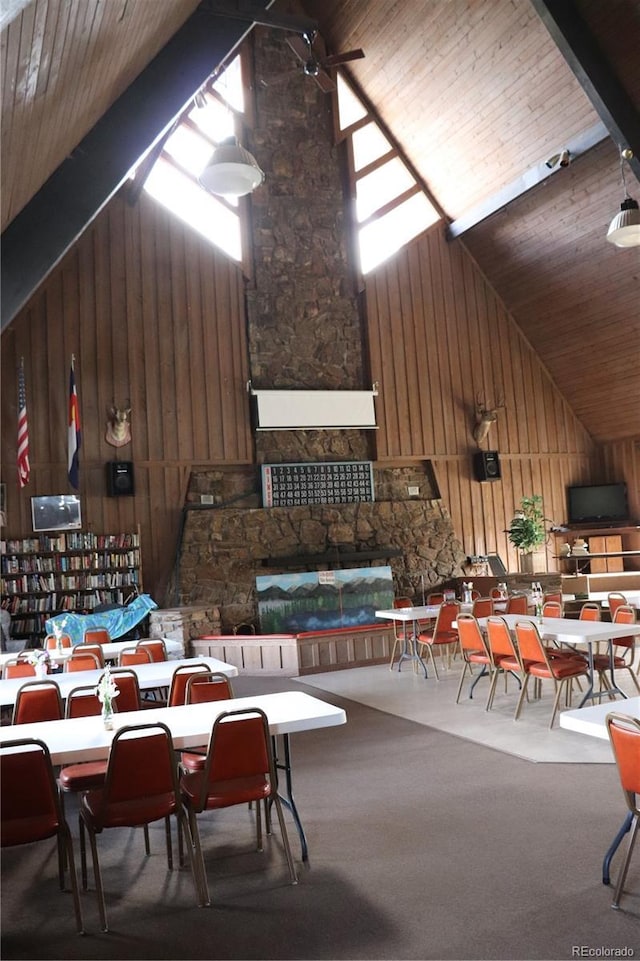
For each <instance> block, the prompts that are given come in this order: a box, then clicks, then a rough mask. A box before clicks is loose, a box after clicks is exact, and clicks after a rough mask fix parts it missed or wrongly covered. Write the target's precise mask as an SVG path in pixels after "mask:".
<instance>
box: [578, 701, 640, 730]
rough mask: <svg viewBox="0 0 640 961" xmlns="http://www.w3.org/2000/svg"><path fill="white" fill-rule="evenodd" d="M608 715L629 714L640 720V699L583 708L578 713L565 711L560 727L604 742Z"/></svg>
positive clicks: (607, 702) (606, 702)
mask: <svg viewBox="0 0 640 961" xmlns="http://www.w3.org/2000/svg"><path fill="white" fill-rule="evenodd" d="M607 714H629V715H630V716H631V717H638V718H640V697H628V698H627V699H626V700H625V701H615V702H613V701H608V700H607V701H605V702H604V703H603V704H594V705H593V706H592V707H581V708H580V709H579V710H576V711H563V712H562V713H561V714H560V722H559V723H560V727H563V728H565V729H566V730H567V731H577V732H578V734H588V735H590V736H591V737H599V738H601V739H602V740H604V741H607V740H608V739H609V735H608V734H607V724H606V717H607Z"/></svg>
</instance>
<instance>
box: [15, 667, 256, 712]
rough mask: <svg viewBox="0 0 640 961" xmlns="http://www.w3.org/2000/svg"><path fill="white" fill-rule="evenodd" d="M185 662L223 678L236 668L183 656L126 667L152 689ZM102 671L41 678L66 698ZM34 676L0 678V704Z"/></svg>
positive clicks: (92, 682)
mask: <svg viewBox="0 0 640 961" xmlns="http://www.w3.org/2000/svg"><path fill="white" fill-rule="evenodd" d="M189 664H206V665H207V666H208V668H209V670H210V671H219V672H220V673H221V674H226V675H227V677H235V676H236V675H237V673H238V668H237V667H235V666H234V665H233V664H226V663H225V662H224V661H219V660H218V659H217V658H215V657H186V658H183V659H182V660H181V661H174V660H172V661H153V662H152V663H150V664H133V665H131V667H128V668H127V670H131V671H134V672H135V674H136V675H137V677H138V684H139V685H140V688H141V690H143V691H144V690H153V689H154V688H156V687H169V685H170V684H171V677H172V675H173V672H174V671H175V669H176V668H177V667H183V666H186V665H189ZM103 673H104V668H99V669H98V670H95V671H68V672H67V671H63V672H62V673H61V674H47V675H46V676H45V678H44V680H47V681H54V682H55V683H56V684H57V685H58V687H59V688H60V694H61V695H62V698H63V699H64V698H66V696H67V694H68V693H69V691H71V690H73V688H74V687H85V686H88V685H93V686H94V687H95V685H96V684H97V683H98V681H99V680H100V678H101V677H102V675H103ZM36 680H40V678H36V677H10V678H4V679H2V680H0V704H3V705H9V704H15V702H16V697H17V694H18V691H19V689H20V688H21V687H22V685H23V684H24V683H25V682H26V681H36ZM116 683H117V682H116Z"/></svg>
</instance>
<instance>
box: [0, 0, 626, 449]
mask: <svg viewBox="0 0 640 961" xmlns="http://www.w3.org/2000/svg"><path fill="white" fill-rule="evenodd" d="M247 2H248V0H235V2H234V0H224V2H222V0H221V2H220V3H217V2H214V0H204V2H202V3H200V4H199V3H198V0H108V2H104V0H74V2H73V3H69V2H68V0H4V3H3V7H2V14H1V16H2V69H3V77H4V81H3V87H2V144H1V149H2V170H1V176H2V192H1V202H2V229H3V237H2V241H3V245H2V261H3V264H2V266H3V290H2V296H3V326H4V325H6V324H7V323H9V322H11V320H12V319H13V317H14V316H15V314H16V312H17V310H19V308H20V307H21V306H22V305H23V304H24V303H25V302H26V298H27V297H28V296H29V295H30V293H31V292H32V290H33V289H35V285H37V283H38V282H39V281H40V280H41V279H42V278H43V277H44V276H46V273H47V272H48V270H50V269H51V267H52V266H53V265H54V264H55V262H56V261H57V260H59V259H60V257H61V256H62V254H63V253H64V251H65V250H66V249H67V248H68V246H69V245H70V244H71V243H73V241H74V240H75V239H76V238H77V236H78V235H79V233H80V232H81V231H82V229H84V227H85V226H86V225H87V224H88V223H89V222H90V221H91V218H92V217H93V216H94V215H95V213H97V211H98V210H99V209H100V207H101V206H103V204H104V203H106V202H107V201H108V199H109V197H110V196H112V195H113V193H114V191H115V190H116V189H118V187H119V186H120V184H121V183H122V182H123V179H124V178H125V176H126V174H127V172H128V171H129V170H130V169H131V167H132V166H133V165H134V164H135V162H136V161H137V160H138V159H139V158H140V156H142V155H143V154H144V153H145V152H146V151H148V150H149V148H150V147H151V146H152V144H153V143H154V142H155V141H157V140H158V138H159V137H160V136H161V134H162V132H163V131H164V130H165V129H166V128H167V126H168V125H169V124H170V123H171V121H172V120H173V118H174V117H175V116H176V115H177V114H178V113H179V112H180V110H181V109H182V108H183V107H184V106H185V105H186V104H187V103H188V101H189V100H190V99H191V97H192V96H193V94H194V92H195V91H196V90H197V89H198V87H199V86H200V85H201V84H202V82H203V81H204V80H205V79H206V77H207V76H208V75H209V74H210V73H211V72H212V71H213V70H214V69H215V67H216V66H218V64H219V63H220V62H221V61H222V60H224V58H225V57H226V56H227V54H228V53H229V52H230V51H231V50H232V49H233V48H234V47H235V46H236V45H237V44H238V43H239V42H240V41H241V40H242V38H243V36H245V35H246V33H247V31H248V30H250V29H251V28H252V24H251V21H250V20H247V19H243V17H242V16H237V15H234V16H229V15H228V14H229V13H233V14H243V13H244V11H245V10H246V5H247ZM255 7H268V8H269V10H268V14H267V17H268V16H269V15H276V14H279V15H282V16H283V17H285V16H286V15H287V14H293V13H295V14H298V15H299V14H301V13H303V14H304V15H306V16H307V17H310V18H313V19H314V20H316V21H317V23H318V26H319V30H320V33H321V35H322V37H323V38H324V40H325V41H326V44H327V48H328V50H329V51H330V52H332V53H337V52H340V51H345V50H349V49H352V48H357V47H361V48H363V50H364V51H365V55H366V56H365V58H364V59H361V60H354V61H352V62H351V63H349V64H348V65H347V68H346V69H347V72H348V74H349V76H350V77H351V78H352V80H353V81H354V83H355V84H356V85H357V87H358V88H359V90H360V92H361V93H362V95H363V96H364V97H365V98H366V99H367V100H368V101H369V102H370V103H371V104H372V105H373V107H374V108H375V110H376V112H377V113H378V115H379V117H380V118H381V120H382V121H383V122H384V124H385V125H386V126H387V128H388V129H389V130H390V131H391V133H392V135H393V137H394V138H395V140H396V141H397V143H398V145H399V146H400V147H401V148H402V150H403V152H404V153H405V155H406V157H407V158H408V160H409V161H410V163H411V164H412V165H413V167H414V170H415V171H416V172H417V174H418V175H419V177H420V178H421V179H422V181H423V183H424V185H425V188H426V189H427V190H428V191H429V192H430V193H431V195H432V196H433V198H434V199H435V201H436V203H437V205H438V206H439V208H440V209H441V210H442V212H443V215H444V216H445V218H446V220H447V222H448V223H449V225H450V226H449V232H450V236H451V243H463V244H464V245H465V246H466V247H467V248H468V250H469V251H470V253H471V254H472V256H473V257H474V258H475V260H476V262H477V264H478V265H479V267H480V269H481V270H482V271H483V272H484V274H485V276H486V277H487V279H488V281H489V282H490V284H491V285H492V286H493V287H494V288H495V290H496V291H497V293H498V294H499V295H500V297H501V298H502V300H503V301H504V303H505V304H506V306H507V308H508V309H509V310H510V311H511V313H512V315H513V317H514V319H515V321H516V323H517V324H518V325H519V326H520V328H521V329H522V331H523V333H524V335H525V336H526V338H527V339H528V340H529V342H530V343H531V345H532V346H533V347H534V349H535V350H536V351H537V352H538V354H539V356H540V358H541V360H542V362H543V363H544V365H545V366H546V368H547V369H548V371H549V372H550V374H551V376H552V377H553V379H554V380H555V381H556V383H557V384H558V386H559V388H560V389H561V390H562V392H563V393H564V395H565V397H566V399H567V401H568V402H569V404H570V405H571V407H572V408H573V410H574V411H575V413H576V414H577V416H578V417H579V418H580V419H581V420H582V422H583V424H584V425H585V427H586V428H587V430H588V431H589V432H590V433H591V434H592V436H593V437H594V439H596V440H597V441H600V442H607V441H615V440H621V439H624V438H630V437H640V247H632V248H628V249H619V248H616V247H613V246H612V245H611V244H609V243H607V242H606V241H605V234H606V231H607V227H608V225H609V222H610V220H611V218H612V217H613V215H614V214H615V213H616V211H617V210H619V207H620V202H621V200H622V198H623V196H624V192H623V188H622V183H621V169H620V161H619V149H620V147H621V146H623V147H627V146H628V147H631V148H632V150H633V152H634V155H635V156H634V159H633V160H632V161H631V163H630V164H626V163H625V172H626V180H627V187H628V190H629V193H630V194H631V196H632V197H635V198H636V199H640V185H639V181H640V56H639V55H638V50H640V4H638V2H637V0H608V2H607V3H603V2H602V0H304V2H303V3H302V5H296V4H293V3H288V2H285V0H276V2H275V3H273V4H269V3H268V2H263V3H260V4H258V3H257V2H256V3H255V4H254V8H255ZM212 8H213V9H215V11H216V12H215V14H214V13H212ZM221 10H226V12H227V16H221V15H220V11H221ZM258 29H262V28H260V27H259V28H258ZM284 36H286V34H284V33H283V37H284ZM291 56H292V66H293V64H294V63H295V64H298V65H299V62H298V61H297V60H296V58H295V56H294V54H293V53H292V55H291ZM258 79H259V78H258ZM299 82H300V83H314V82H315V81H314V80H313V78H310V77H307V76H305V75H304V74H303V73H302V71H301V70H299ZM283 95H286V94H285V93H283ZM564 150H567V151H569V159H570V163H569V165H568V166H566V167H564V166H560V165H559V164H558V163H557V161H555V158H557V157H558V155H559V154H561V153H562V151H564ZM547 161H549V162H551V165H550V166H548V165H547ZM488 346H489V345H488ZM531 416H532V417H535V411H531Z"/></svg>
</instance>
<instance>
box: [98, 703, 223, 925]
mask: <svg viewBox="0 0 640 961" xmlns="http://www.w3.org/2000/svg"><path fill="white" fill-rule="evenodd" d="M172 814H173V815H175V816H176V818H177V820H178V830H179V831H183V832H184V836H185V842H186V848H187V854H188V856H189V862H190V865H191V870H192V875H193V879H194V886H195V890H196V900H197V903H198V904H202V901H203V896H204V891H201V889H200V872H199V869H198V868H196V865H195V859H194V847H193V845H192V841H191V834H190V831H189V826H188V824H187V820H186V816H185V812H184V809H183V807H182V804H181V801H180V789H179V786H178V780H177V771H176V766H175V761H174V747H173V740H172V737H171V732H170V731H169V728H168V727H167V726H166V725H165V724H161V723H159V722H155V723H149V724H136V725H128V726H126V727H122V728H120V730H119V731H117V732H116V734H115V735H114V738H113V741H112V743H111V750H110V752H109V761H108V764H107V772H106V776H105V779H104V785H103V786H102V787H101V788H98V789H97V790H90V791H87V792H86V793H85V794H83V795H82V799H81V801H80V857H81V862H82V880H83V886H84V887H85V889H86V887H87V880H86V875H87V872H86V848H85V829H86V831H87V833H88V835H89V844H90V847H91V857H92V862H93V873H94V877H95V884H96V897H97V899H98V909H99V912H100V922H101V927H102V930H103V931H107V930H108V926H107V908H106V903H105V896H104V889H103V885H102V873H101V871H100V862H99V858H98V846H97V841H96V838H97V835H98V834H101V833H102V832H103V831H104V830H107V829H109V828H120V827H142V826H143V825H148V824H151V823H153V822H154V821H159V820H161V819H163V820H164V822H165V836H166V843H167V863H168V867H169V870H172V869H173V851H172V845H171V824H170V817H171V815H172Z"/></svg>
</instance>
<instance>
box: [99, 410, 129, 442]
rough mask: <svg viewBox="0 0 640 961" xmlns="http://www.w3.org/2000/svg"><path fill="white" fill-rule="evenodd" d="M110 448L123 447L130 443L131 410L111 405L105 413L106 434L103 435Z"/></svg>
mask: <svg viewBox="0 0 640 961" xmlns="http://www.w3.org/2000/svg"><path fill="white" fill-rule="evenodd" d="M104 436H105V440H106V442H107V444H111V446H112V447H124V446H125V444H130V443H131V408H130V407H116V406H115V404H112V405H111V407H110V408H109V410H108V412H107V432H106V434H105V435H104Z"/></svg>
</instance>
